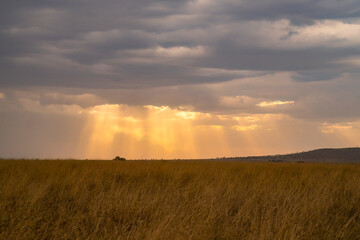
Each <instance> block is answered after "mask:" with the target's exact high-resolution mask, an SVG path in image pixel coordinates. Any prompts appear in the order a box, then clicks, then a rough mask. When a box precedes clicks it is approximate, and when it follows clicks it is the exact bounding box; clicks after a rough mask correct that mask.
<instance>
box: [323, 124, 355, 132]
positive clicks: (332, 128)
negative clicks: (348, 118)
mask: <svg viewBox="0 0 360 240" xmlns="http://www.w3.org/2000/svg"><path fill="white" fill-rule="evenodd" d="M352 128H353V125H352V124H351V123H338V124H330V123H323V124H322V126H321V127H320V131H321V132H322V133H325V134H331V133H335V132H337V131H340V132H341V131H343V130H351V129H352Z"/></svg>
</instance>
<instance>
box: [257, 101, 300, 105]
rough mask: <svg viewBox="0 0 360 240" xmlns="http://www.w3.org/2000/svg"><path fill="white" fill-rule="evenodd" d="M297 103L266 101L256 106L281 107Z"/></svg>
mask: <svg viewBox="0 0 360 240" xmlns="http://www.w3.org/2000/svg"><path fill="white" fill-rule="evenodd" d="M293 103H295V102H294V101H279V100H278V101H271V102H269V101H264V102H261V103H258V104H256V106H259V107H276V106H281V105H287V104H293Z"/></svg>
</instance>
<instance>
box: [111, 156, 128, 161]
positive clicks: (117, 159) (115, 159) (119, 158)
mask: <svg viewBox="0 0 360 240" xmlns="http://www.w3.org/2000/svg"><path fill="white" fill-rule="evenodd" d="M113 160H114V161H126V159H125V158H121V157H119V156H116V157H115V158H114V159H113Z"/></svg>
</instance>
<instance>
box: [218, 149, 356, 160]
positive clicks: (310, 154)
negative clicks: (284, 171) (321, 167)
mask: <svg viewBox="0 0 360 240" xmlns="http://www.w3.org/2000/svg"><path fill="white" fill-rule="evenodd" d="M222 160H225V161H268V162H327V163H360V148H323V149H316V150H311V151H307V152H300V153H291V154H284V155H268V156H253V157H234V158H224V159H222Z"/></svg>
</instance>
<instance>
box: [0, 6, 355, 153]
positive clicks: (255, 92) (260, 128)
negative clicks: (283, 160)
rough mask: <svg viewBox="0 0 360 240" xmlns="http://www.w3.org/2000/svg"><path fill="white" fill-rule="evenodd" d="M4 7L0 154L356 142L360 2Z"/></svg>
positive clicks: (282, 148)
mask: <svg viewBox="0 0 360 240" xmlns="http://www.w3.org/2000/svg"><path fill="white" fill-rule="evenodd" d="M1 5H2V7H1V8H0V157H3V158H79V159H85V158H88V159H111V158H113V157H115V156H117V155H119V156H121V157H125V158H128V159H155V158H156V159H177V158H214V157H224V156H226V157H234V156H247V155H264V154H281V153H291V152H299V151H304V150H310V149H315V148H323V147H355V146H360V107H359V103H360V2H359V1H358V0H292V1H289V0H224V1H215V0H190V1H188V0H176V1H175V0H168V1H165V0H162V1H154V0H146V1H144V0H132V1H130V0H116V1H115V0H101V1H100V0H71V1H70V0H57V1H50V0H33V1H28V0H17V1H3V2H2V4H1Z"/></svg>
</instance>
